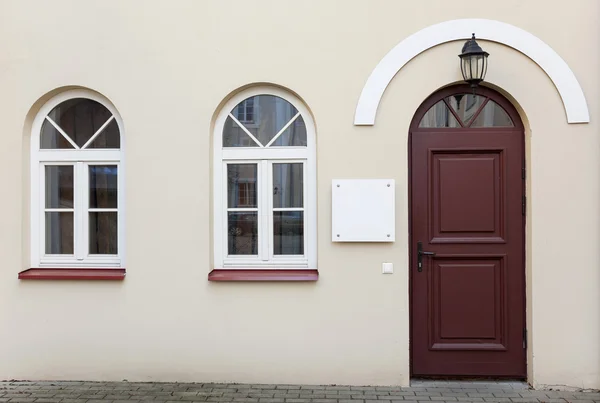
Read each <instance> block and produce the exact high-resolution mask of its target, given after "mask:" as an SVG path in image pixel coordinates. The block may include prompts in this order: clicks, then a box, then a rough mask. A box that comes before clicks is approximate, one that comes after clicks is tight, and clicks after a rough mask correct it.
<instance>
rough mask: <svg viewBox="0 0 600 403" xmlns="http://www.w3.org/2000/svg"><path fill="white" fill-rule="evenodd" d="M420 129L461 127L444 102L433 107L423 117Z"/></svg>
mask: <svg viewBox="0 0 600 403" xmlns="http://www.w3.org/2000/svg"><path fill="white" fill-rule="evenodd" d="M419 127H431V128H434V127H461V126H460V123H458V121H457V120H456V118H455V117H454V115H453V114H452V112H450V109H448V107H447V106H446V104H445V103H444V101H439V102H438V103H436V104H435V105H433V106H432V107H431V108H430V109H429V110H428V111H427V112H426V113H425V115H424V116H423V118H422V119H421V122H420V123H419Z"/></svg>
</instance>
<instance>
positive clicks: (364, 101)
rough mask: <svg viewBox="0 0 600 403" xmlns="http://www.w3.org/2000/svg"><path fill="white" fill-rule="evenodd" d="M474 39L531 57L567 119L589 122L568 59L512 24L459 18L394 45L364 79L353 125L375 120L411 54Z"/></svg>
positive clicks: (371, 122)
mask: <svg viewBox="0 0 600 403" xmlns="http://www.w3.org/2000/svg"><path fill="white" fill-rule="evenodd" d="M473 32H475V34H476V36H477V39H483V40H488V41H492V42H498V43H502V44H504V45H506V46H510V47H511V48H513V49H515V50H518V51H519V52H521V53H523V54H524V55H525V56H527V57H529V58H530V59H531V60H533V61H534V62H535V63H536V64H537V65H538V66H540V67H541V68H542V70H544V71H545V72H546V74H547V75H548V77H549V78H550V80H552V82H553V83H554V85H555V86H556V89H557V90H558V93H559V94H560V97H561V99H562V102H563V105H564V108H565V112H566V115H567V122H568V123H589V121H590V115H589V111H588V107H587V102H586V100H585V96H584V94H583V90H582V89H581V86H580V85H579V82H578V81H577V78H576V77H575V74H574V73H573V71H572V70H571V69H570V68H569V66H568V65H567V63H566V62H565V61H564V60H563V59H562V58H561V57H560V56H559V55H558V53H556V52H555V51H554V50H553V49H552V48H551V47H550V46H548V44H546V43H545V42H544V41H542V40H541V39H539V38H538V37H536V36H535V35H532V34H530V33H529V32H527V31H525V30H523V29H521V28H517V27H515V26H513V25H510V24H506V23H504V22H500V21H494V20H484V19H461V20H452V21H446V22H442V23H439V24H436V25H431V26H429V27H427V28H424V29H422V30H420V31H419V32H416V33H414V34H412V35H411V36H409V37H408V38H406V39H404V40H403V41H402V42H400V43H399V44H398V45H396V46H395V47H394V48H393V49H392V50H391V51H390V52H389V53H388V54H387V55H385V57H384V58H383V59H381V61H380V62H379V64H378V65H377V66H376V67H375V69H374V70H373V71H372V72H371V75H370V76H369V78H368V79H367V82H366V84H365V86H364V87H363V90H362V93H361V94H360V98H359V100H358V105H357V106H356V113H355V115H354V124H355V125H367V126H372V125H374V124H375V116H376V114H377V108H378V106H379V103H380V101H381V97H382V96H383V93H384V91H385V89H386V87H387V86H388V85H389V83H390V82H391V81H392V79H393V78H394V76H395V75H396V73H398V71H400V69H402V67H404V65H406V64H407V63H408V62H409V61H410V60H411V59H412V58H414V57H415V56H417V55H419V54H420V53H422V52H424V51H426V50H427V49H430V48H432V47H434V46H437V45H440V44H442V43H446V42H451V41H458V40H466V39H469V38H470V37H471V33H473Z"/></svg>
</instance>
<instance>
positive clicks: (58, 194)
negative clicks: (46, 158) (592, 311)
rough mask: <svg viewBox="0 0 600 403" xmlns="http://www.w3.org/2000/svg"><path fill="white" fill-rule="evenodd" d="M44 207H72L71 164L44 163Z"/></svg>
mask: <svg viewBox="0 0 600 403" xmlns="http://www.w3.org/2000/svg"><path fill="white" fill-rule="evenodd" d="M45 170H46V190H45V191H46V208H54V209H56V208H73V166H72V165H46V168H45Z"/></svg>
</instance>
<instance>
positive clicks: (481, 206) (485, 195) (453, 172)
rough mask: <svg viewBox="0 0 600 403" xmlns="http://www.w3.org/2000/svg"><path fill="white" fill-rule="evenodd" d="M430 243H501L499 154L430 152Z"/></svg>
mask: <svg viewBox="0 0 600 403" xmlns="http://www.w3.org/2000/svg"><path fill="white" fill-rule="evenodd" d="M431 156H432V162H433V166H432V178H431V179H432V182H433V194H432V196H433V200H432V203H431V205H432V207H433V206H436V207H439V208H437V209H434V210H433V223H434V227H433V228H434V232H433V238H435V239H432V241H433V242H456V241H457V240H460V241H461V242H481V241H484V242H498V241H500V242H502V241H503V239H502V233H501V232H502V225H501V218H502V210H503V208H504V200H503V198H502V194H501V189H502V181H503V179H504V172H501V171H500V170H501V167H502V166H503V164H502V157H503V155H502V151H500V152H487V153H484V152H474V151H463V152H435V151H433V152H432V155H431Z"/></svg>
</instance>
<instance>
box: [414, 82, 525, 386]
mask: <svg viewBox="0 0 600 403" xmlns="http://www.w3.org/2000/svg"><path fill="white" fill-rule="evenodd" d="M456 93H463V94H464V93H467V94H468V93H475V94H477V95H483V96H486V97H489V98H490V99H491V100H493V101H494V102H496V103H497V104H498V105H500V106H501V107H502V108H503V109H504V110H505V111H506V112H507V113H508V115H509V116H510V118H511V119H512V121H513V123H514V125H515V128H518V129H520V132H521V142H522V164H523V166H522V169H523V175H524V178H523V181H522V189H521V191H522V194H523V195H524V196H525V202H526V201H527V198H526V197H527V188H526V182H527V180H528V176H527V173H526V167H527V148H526V147H527V144H526V143H525V125H524V124H523V120H522V118H521V115H520V114H519V112H518V110H517V109H516V108H515V106H514V105H513V104H512V102H511V101H509V100H508V99H507V98H506V97H505V96H504V95H502V94H501V93H500V92H498V91H496V90H494V89H492V88H489V87H485V86H482V85H479V86H477V87H476V88H475V89H473V88H471V87H470V86H469V85H467V84H455V85H449V86H447V87H444V88H441V89H439V90H437V91H435V92H433V93H432V94H430V95H429V96H428V97H426V98H425V100H423V102H422V103H421V104H420V105H419V107H418V108H417V109H416V111H415V112H414V114H413V117H412V119H411V122H410V126H409V131H408V147H407V153H408V158H407V161H408V178H407V179H408V181H407V182H408V262H409V264H408V314H409V338H408V346H409V376H410V377H411V378H412V377H413V376H414V372H413V353H414V352H413V337H412V334H413V321H414V318H413V309H412V307H413V281H412V280H413V272H414V270H413V267H412V265H413V257H414V254H415V248H414V247H413V232H414V231H413V219H412V210H413V206H412V201H413V198H412V196H413V194H412V192H413V190H412V138H413V132H414V129H415V128H416V127H418V125H419V123H420V121H421V119H422V117H423V116H424V115H425V113H426V112H427V111H428V110H429V109H430V108H431V107H432V106H433V105H435V104H436V103H437V102H438V101H440V100H442V99H443V98H445V97H447V96H450V95H454V94H456ZM478 112H480V111H478ZM461 129H464V128H462V127H461V128H456V129H453V128H444V129H437V130H439V131H440V132H451V131H453V130H454V131H457V130H461ZM428 130H432V129H431V128H429V129H428ZM433 130H436V129H433ZM488 130H493V128H490V129H488ZM527 208H528V204H527V203H526V204H525V209H524V212H525V214H524V215H523V220H522V234H523V244H522V245H521V247H522V251H523V254H522V256H523V259H522V262H521V264H522V276H523V289H522V290H521V292H522V294H523V309H524V312H523V329H528V328H527V324H528V323H527V322H528V321H527V289H528V287H529V284H528V283H527V231H526V227H527ZM527 333H529V332H527ZM524 337H526V338H529V335H528V334H525V335H524ZM526 341H527V339H526ZM529 347H530V346H529V343H528V342H527V343H526V345H525V353H524V359H525V373H526V374H528V373H529V367H528V363H529V362H528V361H529V360H528V358H529V351H530V349H529ZM468 377H469V378H473V376H468ZM448 378H450V376H449V377H448ZM452 378H460V377H456V376H452Z"/></svg>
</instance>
